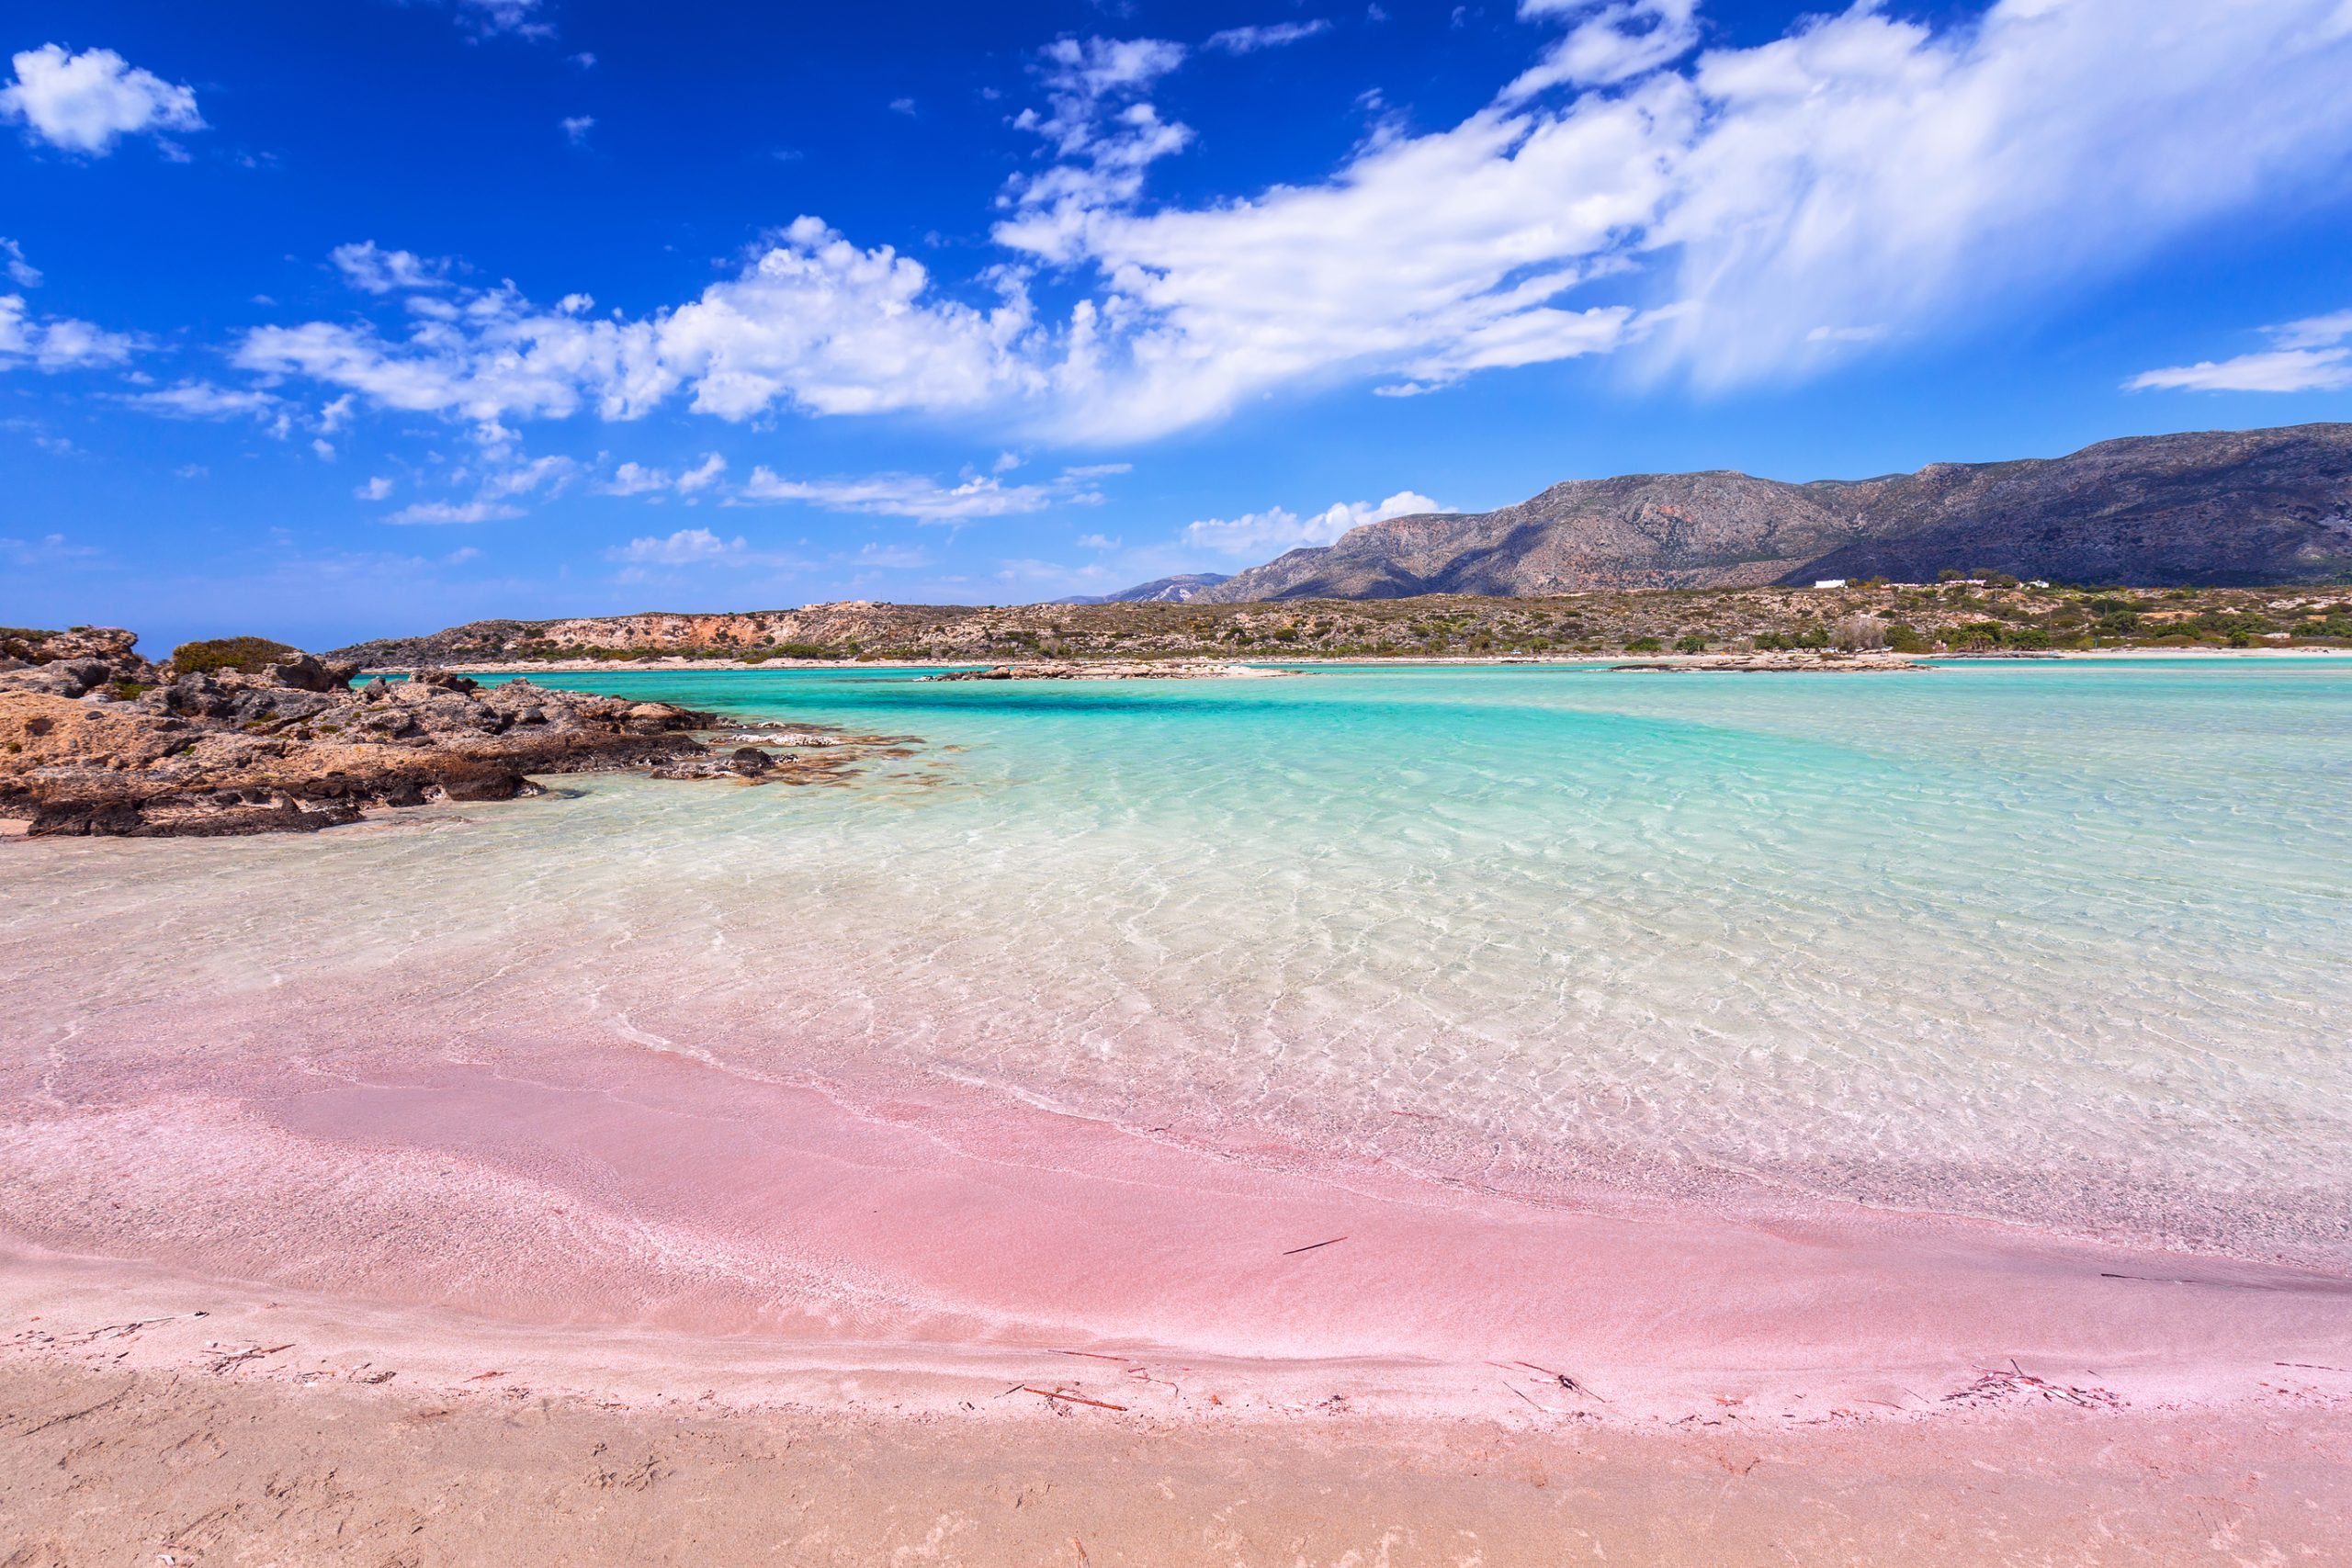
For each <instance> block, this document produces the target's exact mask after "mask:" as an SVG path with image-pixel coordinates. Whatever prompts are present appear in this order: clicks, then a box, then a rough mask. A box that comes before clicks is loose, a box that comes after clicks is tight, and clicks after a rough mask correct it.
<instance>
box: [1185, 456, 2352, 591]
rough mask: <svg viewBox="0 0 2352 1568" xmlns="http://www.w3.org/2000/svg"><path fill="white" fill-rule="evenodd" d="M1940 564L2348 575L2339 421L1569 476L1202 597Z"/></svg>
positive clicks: (2272, 577) (2160, 578) (1886, 570)
mask: <svg viewBox="0 0 2352 1568" xmlns="http://www.w3.org/2000/svg"><path fill="white" fill-rule="evenodd" d="M1942 570H1960V571H1963V572H1975V571H1986V570H1989V571H2000V572H2007V573H2009V574H2011V575H2014V576H2018V577H2022V578H2048V579H2051V580H2053V581H2073V582H2097V583H2109V584H2128V585H2134V586H2148V587H2171V586H2190V585H2197V586H2213V587H2231V586H2252V585H2257V584H2267V583H2290V582H2330V581H2352V425H2346V424H2310V425H2300V426H2296V427H2294V428H2291V429H2284V430H2255V431H2224V432H2210V433H2205V434H2187V435H2152V436H2137V437H2132V438H2130V439H2127V440H2121V441H2106V442H2101V443H2099V444H2098V446H2088V447H2086V448H2084V449H2083V450H2082V451H2080V452H2076V453H2074V454H2072V455H2071V456H2068V457H2058V458H2050V459H2041V458H2033V459H2025V460H2020V461H2016V462H2006V463H1937V464H1932V465H1930V466H1928V468H1922V469H1920V470H1919V471H1918V472H1917V473H1915V474H1895V475H1890V476H1887V477H1884V478H1881V479H1860V480H1820V481H1816V482H1815V483H1811V484H1784V483H1781V481H1779V480H1776V479H1757V478H1754V477H1753V476H1750V475H1747V474H1740V473H1732V472H1727V471H1726V472H1714V473H1697V474H1638V475H1631V476H1627V477H1624V478H1620V479H1581V480H1575V481H1571V482H1569V483H1566V484H1559V485H1555V486H1553V487H1552V488H1551V489H1550V490H1547V491H1544V493H1543V494H1541V495H1539V496H1536V497H1535V498H1533V499H1532V500H1531V501H1526V502H1521V503H1520V504H1518V505H1516V506H1507V507H1504V508H1502V509H1501V510H1499V511H1496V512H1487V513H1463V514H1452V513H1445V514H1423V515H1417V516H1411V517H1397V518H1391V519H1389V520H1388V521H1386V522H1383V523H1368V524H1365V525H1363V526H1362V527H1358V528H1353V529H1351V530H1349V531H1348V532H1347V533H1346V534H1344V535H1342V536H1340V538H1339V539H1338V540H1337V541H1336V542H1334V543H1332V544H1330V545H1328V546H1320V547H1313V548H1307V549H1298V550H1293V551H1291V552H1289V553H1288V554H1287V555H1284V556H1282V557H1281V558H1278V559H1275V560H1272V561H1269V562H1268V563H1267V564H1265V565H1264V566H1261V567H1256V568H1253V569H1251V570H1249V571H1245V572H1241V573H1239V574H1238V575H1237V576H1234V577H1232V578H1229V579H1227V581H1224V582H1222V583H1218V584H1216V585H1215V586H1214V587H1211V588H1208V589H1205V590H1203V591H1202V592H1199V593H1198V594H1197V595H1195V598H1196V600H1197V601H1198V602H1203V603H1212V604H1216V603H1223V604H1240V603H1248V602H1255V601H1264V600H1287V599H1391V598H1405V597H1408V596H1411V595H1416V594H1425V593H1475V594H1495V595H1510V596H1515V597H1529V596H1538V595H1544V594H1554V593H1563V592H1584V591H1589V590H1595V589H1624V588H1738V587H1751V586H1757V585H1761V584H1765V583H1774V582H1779V583H1789V584H1796V585H1802V584H1804V583H1808V582H1811V581H1815V580H1816V579H1820V578H1838V577H1845V578H1856V577H1885V578H1889V579H1892V580H1895V581H1912V582H1917V581H1932V580H1933V579H1934V578H1935V577H1936V575H1937V574H1938V573H1939V571H1942Z"/></svg>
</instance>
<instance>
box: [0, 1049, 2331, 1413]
mask: <svg viewBox="0 0 2352 1568" xmlns="http://www.w3.org/2000/svg"><path fill="white" fill-rule="evenodd" d="M223 1077H224V1079H226V1080H231V1081H225V1082H224V1083H223V1084H222V1085H221V1086H220V1087H217V1088H208V1087H206V1086H205V1085H204V1084H203V1083H202V1081H201V1079H202V1074H201V1073H200V1072H191V1073H187V1074H173V1075H161V1076H159V1077H158V1078H157V1079H156V1080H155V1081H154V1082H153V1084H151V1085H147V1086H141V1085H138V1084H134V1083H121V1084H117V1085H115V1086H113V1087H112V1089H111V1091H110V1092H109V1093H108V1094H107V1096H106V1097H104V1099H103V1100H101V1101H85V1102H83V1103H79V1104H73V1105H68V1104H60V1103H55V1102H51V1103H48V1104H41V1103H39V1102H38V1101H36V1100H28V1099H25V1098H21V1097H20V1098H17V1102H16V1104H15V1105H14V1106H13V1107H12V1108H11V1109H12V1116H11V1120H12V1121H13V1122H14V1123H15V1124H14V1126H13V1128H12V1129H11V1132H10V1134H9V1136H8V1137H7V1138H6V1140H5V1141H0V1235H6V1236H9V1237H12V1238H14V1240H15V1241H16V1242H17V1243H18V1244H19V1245H20V1246H23V1245H26V1244H29V1245H30V1246H31V1247H37V1248H40V1249H42V1250H43V1251H46V1252H48V1253H51V1254H62V1255H70V1256H73V1257H77V1258H110V1259H120V1260H125V1261H126V1262H130V1263H135V1264H139V1265H146V1266H153V1267H157V1268H161V1269H164V1270H167V1271H168V1272H169V1273H171V1274H174V1275H176V1276H179V1277H181V1278H184V1279H193V1280H213V1281H242V1282H243V1283H244V1284H246V1285H249V1286H251V1287H253V1288H254V1289H255V1290H259V1291H266V1290H268V1289H271V1288H278V1289H283V1290H286V1291H289V1292H292V1291H299V1292H308V1293H309V1296H310V1298H311V1299H316V1300H325V1301H342V1302H345V1303H351V1304H353V1305H354V1306H355V1307H358V1306H366V1307H368V1308H369V1309H370V1310H381V1309H400V1310H399V1312H398V1313H396V1314H395V1315H396V1316H401V1317H404V1320H405V1321H407V1322H409V1323H410V1324H411V1325H412V1326H413V1327H414V1328H415V1330H416V1332H417V1333H418V1334H419V1335H420V1336H422V1335H425V1334H427V1333H428V1330H429V1331H430V1332H432V1333H438V1334H442V1335H447V1333H449V1332H451V1331H452V1327H453V1325H461V1324H462V1323H463V1322H464V1321H466V1320H468V1319H471V1320H476V1321H484V1322H485V1326H488V1325H490V1324H494V1323H499V1322H503V1323H505V1324H509V1325H515V1326H516V1327H518V1328H528V1327H532V1326H534V1325H537V1326H539V1327H542V1328H544V1327H546V1326H548V1325H567V1326H568V1327H569V1328H570V1329H571V1331H572V1332H571V1336H570V1341H571V1343H572V1344H573V1345H574V1346H575V1347H576V1348H578V1351H579V1355H580V1357H581V1358H582V1361H583V1364H593V1363H595V1362H596V1361H598V1360H599V1359H600V1358H601V1359H604V1360H605V1361H608V1362H609V1361H611V1360H613V1359H621V1358H627V1359H636V1360H642V1359H643V1358H645V1357H646V1356H648V1355H653V1356H656V1357H658V1356H661V1355H663V1354H673V1355H675V1356H676V1357H678V1358H680V1359H682V1360H691V1361H695V1362H700V1363H706V1364H707V1363H709V1362H710V1361H712V1360H713V1359H714V1356H713V1352H714V1351H718V1356H717V1358H716V1359H720V1360H724V1359H727V1358H728V1357H729V1356H732V1357H735V1358H738V1359H745V1360H754V1359H755V1360H758V1361H761V1362H763V1363H774V1364H779V1365H788V1364H794V1363H796V1362H797V1363H800V1364H806V1365H811V1366H814V1365H820V1364H821V1365H827V1366H843V1365H850V1366H854V1365H855V1364H858V1363H859V1362H860V1361H863V1362H865V1363H866V1364H870V1365H872V1366H875V1367H877V1368H878V1367H885V1366H887V1367H894V1368H910V1367H912V1368H922V1367H923V1366H927V1365H928V1366H935V1367H937V1368H939V1369H941V1370H942V1371H948V1370H952V1369H956V1368H958V1367H967V1366H968V1365H970V1364H971V1362H972V1359H973V1358H974V1356H975V1355H976V1354H980V1355H982V1356H983V1358H984V1359H992V1358H1001V1357H1005V1356H1011V1357H1012V1358H1014V1359H1023V1358H1035V1356H1037V1355H1040V1354H1043V1353H1045V1352H1049V1351H1056V1350H1091V1351H1094V1352H1097V1353H1103V1354H1115V1355H1122V1356H1131V1357H1134V1358H1136V1359H1152V1360H1155V1361H1158V1362H1161V1363H1167V1362H1170V1361H1182V1362H1184V1363H1185V1364H1187V1365H1213V1366H1215V1367H1216V1368H1218V1369H1219V1375H1220V1376H1223V1377H1225V1378H1227V1379H1228V1380H1229V1381H1233V1382H1236V1383H1237V1385H1247V1384H1248V1383H1249V1382H1250V1380H1251V1379H1252V1378H1253V1377H1255V1378H1259V1379H1261V1381H1262V1382H1263V1383H1264V1385H1265V1386H1267V1387H1273V1386H1276V1385H1279V1386H1281V1387H1283V1388H1284V1389H1287V1390H1295V1389H1297V1388H1298V1387H1300V1386H1302V1383H1301V1376H1302V1369H1312V1371H1311V1375H1308V1376H1307V1378H1306V1382H1308V1383H1311V1384H1314V1385H1317V1386H1319V1385H1321V1384H1329V1389H1330V1392H1332V1393H1342V1394H1346V1395H1348V1396H1349V1397H1351V1398H1353V1399H1356V1400H1359V1401H1363V1400H1372V1401H1375V1402H1376V1401H1378V1400H1380V1399H1382V1398H1384V1397H1388V1398H1394V1399H1399V1400H1404V1399H1408V1398H1409V1400H1410V1401H1412V1402H1413V1403H1415V1404H1417V1405H1418V1406H1419V1407H1423V1408H1427V1407H1430V1406H1431V1405H1436V1406H1440V1407H1448V1408H1464V1409H1476V1410H1479V1411H1481V1412H1484V1413H1487V1414H1494V1413H1496V1411H1497V1409H1498V1404H1503V1403H1505V1402H1507V1401H1510V1400H1521V1399H1523V1395H1522V1394H1521V1393H1515V1392H1513V1390H1514V1389H1525V1388H1528V1387H1531V1386H1532V1387H1534V1388H1536V1389H1538V1390H1539V1391H1541V1396H1542V1397H1543V1398H1544V1400H1545V1401H1546V1403H1547V1406H1558V1407H1563V1408H1568V1407H1575V1408H1581V1409H1585V1410H1589V1411H1590V1412H1592V1413H1594V1414H1597V1415H1600V1416H1604V1417H1615V1416H1668V1417H1673V1416H1687V1415H1691V1414H1696V1413H1702V1412H1711V1411H1715V1410H1719V1409H1721V1408H1723V1407H1724V1404H1725V1403H1726V1402H1743V1403H1744V1404H1745V1405H1746V1407H1747V1408H1748V1409H1750V1410H1753V1411H1756V1412H1758V1413H1764V1412H1767V1411H1771V1412H1781V1413H1786V1414H1789V1415H1792V1416H1802V1415H1803V1414H1804V1413H1805V1412H1808V1411H1826V1409H1828V1408H1830V1407H1833V1406H1843V1407H1848V1408H1850V1409H1852V1410H1854V1411H1856V1412H1858V1413H1861V1414H1871V1413H1887V1412H1893V1411H1896V1410H1913V1411H1916V1410H1919V1409H1922V1408H1926V1407H1929V1406H1932V1405H1935V1404H1939V1403H1940V1402H1941V1401H1942V1400H1943V1399H1944V1397H1945V1396H1946V1395H1948V1394H1950V1393H1952V1392H1953V1391H1955V1390H1957V1389H1959V1388H1962V1387H1963V1386H1965V1385H1966V1384H1968V1383H1969V1382H1972V1381H1973V1380H1974V1379H1975V1378H1976V1377H1977V1376H1979V1375H1980V1373H1981V1372H1982V1371H1985V1370H1986V1369H2003V1370H2007V1369H2009V1368H2010V1367H2011V1366H2012V1365H2013V1363H2014V1365H2015V1366H2016V1367H2018V1368H2019V1369H2022V1371H2024V1372H2027V1373H2030V1374H2035V1375H2038V1376H2041V1377H2042V1378H2044V1379H2046V1380H2048V1381H2050V1382H2052V1383H2054V1384H2058V1385H2062V1386H2075V1387H2083V1388H2096V1389H2098V1390H2103V1391H2106V1392H2107V1393H2112V1394H2114V1395H2115V1396H2116V1397H2118V1398H2120V1399H2123V1400H2126V1401H2129V1402H2132V1403H2139V1404H2145V1403H2151V1402H2163V1401H2171V1400H2190V1401H2209V1400H2228V1399H2231V1398H2233V1397H2236V1396H2238V1395H2241V1394H2250V1393H2252V1392H2253V1391H2254V1390H2255V1389H2256V1386H2257V1385H2258V1384H2259V1383H2260V1382H2262V1381H2263V1380H2265V1379H2266V1378H2269V1377H2275V1376H2276V1375H2277V1374H2276V1372H2275V1371H2274V1369H2275V1368H2276V1366H2277V1364H2278V1363H2281V1362H2289V1363H2324V1364H2335V1365H2342V1364H2346V1363H2347V1362H2352V1280H2345V1279H2342V1278H2338V1277H2335V1276H2330V1275H2324V1274H2314V1273H2308V1272H2295V1271H2289V1270H2284V1269H2269V1268H2264V1267H2259V1266H2254V1265H2248V1264H2243V1263H2233V1262H2221V1261H2215V1260H2211V1259H2202V1258H2190V1257H2182V1256H2176V1255H2166V1254H2151V1253H2147V1252H2143V1251H2130V1250H2123V1249H2118V1248H2110V1247H2100V1246H2096V1245H2089V1244H2083V1243H2077V1242H2073V1241H2065V1240H2056V1239H2052V1238H2048V1237H2042V1236H2037V1235H2033V1234H2031V1233H2028V1232H2023V1231H2019V1230H2017V1229H2014V1228H2009V1227H2003V1226H1996V1225H1991V1224H1980V1223H1973V1222H1968V1221H1959V1220H1941V1219H1932V1218H1922V1217H1918V1216H1910V1215H1895V1214H1887V1213H1871V1212H1866V1211H1861V1210H1858V1209H1853V1208H1847V1207H1837V1208H1826V1209H1820V1210H1817V1211H1816V1212H1815V1213H1811V1214H1809V1215H1808V1216H1807V1217H1805V1218H1804V1219H1802V1220H1789V1219H1778V1220H1775V1219H1768V1218H1761V1217H1756V1216H1742V1215H1738V1214H1734V1213H1711V1212H1704V1211H1700V1210H1696V1209H1689V1208H1684V1209H1668V1208H1665V1207H1662V1206H1660V1207H1648V1206H1627V1205H1623V1204H1618V1205H1614V1206H1613V1207H1604V1206H1601V1205H1600V1204H1599V1203H1597V1202H1596V1203H1582V1202H1579V1203H1577V1204H1576V1205H1573V1206H1570V1205H1566V1204H1562V1205H1559V1206H1545V1205H1540V1204H1536V1203H1531V1202H1528V1201H1523V1200H1521V1199H1517V1198H1505V1197H1500V1196H1496V1195H1491V1194H1486V1193H1481V1192H1478V1191H1474V1190H1464V1189H1460V1188H1454V1187H1447V1186H1440V1185H1437V1184H1434V1183H1430V1182H1428V1181H1425V1180H1419V1179H1413V1178H1410V1177H1408V1176H1406V1175H1403V1174H1401V1173H1398V1172H1396V1171H1393V1170H1389V1169H1385V1168H1328V1167H1326V1168H1313V1167H1311V1166H1301V1165H1300V1164H1299V1157H1298V1156H1297V1152H1296V1151H1292V1150H1280V1149H1277V1150H1272V1151H1270V1152H1272V1153H1278V1154H1280V1155H1282V1156H1283V1160H1284V1163H1283V1164H1268V1165H1266V1166H1264V1167H1262V1168H1261V1167H1260V1166H1258V1165H1255V1164H1252V1163H1245V1162H1243V1161H1241V1160H1238V1159H1235V1158H1231V1157H1217V1156H1212V1155H1209V1154H1206V1153H1204V1152H1201V1151H1197V1150H1193V1149H1188V1148H1184V1147H1180V1146H1176V1145H1170V1144H1168V1143H1163V1142H1160V1141H1157V1140H1155V1139H1153V1138H1150V1137H1148V1136H1144V1135H1140V1134H1136V1133H1133V1132H1130V1131H1126V1130H1123V1129H1120V1128H1117V1127H1114V1126H1111V1125H1107V1124H1104V1123H1101V1122H1088V1121H1082V1120H1078V1119H1074V1118H1071V1117H1068V1116H1062V1115H1057V1114H1052V1113H1049V1112H1046V1111H1035V1110H1030V1109H1026V1108H1023V1107H1020V1106H1017V1105H1012V1104H1009V1103H1007V1102H1005V1101H1003V1100H999V1099H994V1098H983V1097H981V1096H979V1095H978V1094H973V1095H969V1096H963V1095H958V1094H954V1093H938V1094H929V1095H926V1097H925V1099H924V1100H923V1101H922V1102H920V1103H917V1102H912V1101H900V1102H894V1103H886V1104H883V1105H881V1106H878V1107H875V1108H866V1109H858V1108H853V1107H851V1106H849V1105H846V1104H844V1103H842V1102H840V1101H837V1100H833V1099H830V1098H828V1097H826V1096H825V1095H822V1094H820V1093H817V1092H815V1091H813V1090H810V1089H798V1088H792V1087H786V1086H781V1085H776V1084H773V1083H767V1082H762V1081H757V1080H752V1079H747V1078H744V1077H738V1076H735V1075H733V1074H730V1073H728V1072H725V1071H722V1070H720V1069H718V1068H715V1067H711V1066H704V1065H702V1064H701V1063H699V1062H696V1061H693V1060H689V1059H685V1058H683V1057H678V1056H674V1055H662V1054H659V1053H651V1052H635V1051H627V1050H622V1049H618V1048H616V1047H615V1046H613V1045H612V1044H610V1043H598V1044H595V1045H594V1046H590V1047H582V1048H576V1049H574V1048H565V1047H549V1048H545V1049H540V1050H537V1051H534V1052H532V1053H530V1054H529V1055H528V1056H527V1058H519V1059H502V1060H501V1061H500V1063H498V1064H497V1065H495V1066H489V1065H481V1066H468V1065H462V1064H452V1063H420V1062H419V1061H418V1060H417V1058H415V1057H414V1056H413V1055H401V1056H399V1057H397V1058H395V1057H394V1056H393V1055H389V1054H388V1055H387V1057H386V1059H384V1060H382V1061H380V1062H376V1063H368V1064H361V1065H356V1066H355V1064H354V1062H353V1060H352V1058H351V1056H350V1055H348V1054H345V1055H341V1056H339V1057H338V1058H337V1060H336V1068H335V1076H334V1077H322V1076H321V1075H320V1074H318V1073H316V1072H313V1071H311V1070H308V1069H305V1068H304V1067H302V1066H298V1065H296V1064H293V1063H290V1062H287V1063H277V1062H274V1061H272V1060H271V1059H270V1058H268V1057H267V1056H266V1055H263V1056H259V1057H257V1056H256V1055H252V1054H244V1053H240V1054H239V1060H238V1062H237V1064H236V1068H235V1071H234V1072H233V1073H224V1075H223ZM1320 1243H1329V1245H1320V1246H1318V1245H1315V1244H1320ZM1310 1248H1311V1249H1310ZM18 1261H19V1264H20V1266H21V1265H22V1264H23V1262H24V1259H23V1258H21V1257H20V1258H19V1260H18ZM414 1309H429V1310H425V1311H424V1312H422V1313H419V1312H417V1311H415V1310H414ZM388 1321H389V1320H388ZM429 1325H439V1326H438V1327H437V1328H429ZM664 1345H668V1346H670V1347H672V1348H671V1349H670V1350H669V1351H664V1350H662V1348H661V1347H662V1346H664ZM1024 1364H1025V1363H1024ZM1534 1369H1542V1370H1543V1371H1542V1372H1541V1373H1539V1372H1537V1371H1534ZM1555 1372H1566V1373H1568V1374H1570V1375H1571V1376H1573V1377H1574V1378H1575V1379H1577V1382H1579V1384H1580V1385H1581V1386H1582V1387H1583V1388H1585V1389H1589V1391H1591V1392H1590V1395H1589V1396H1582V1395H1576V1394H1571V1393H1566V1392H1564V1391H1563V1390H1562V1389H1561V1388H1560V1387H1559V1385H1558V1384H1557V1383H1556V1382H1550V1381H1548V1380H1547V1377H1546V1376H1545V1375H1544V1374H1549V1373H1555Z"/></svg>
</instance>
